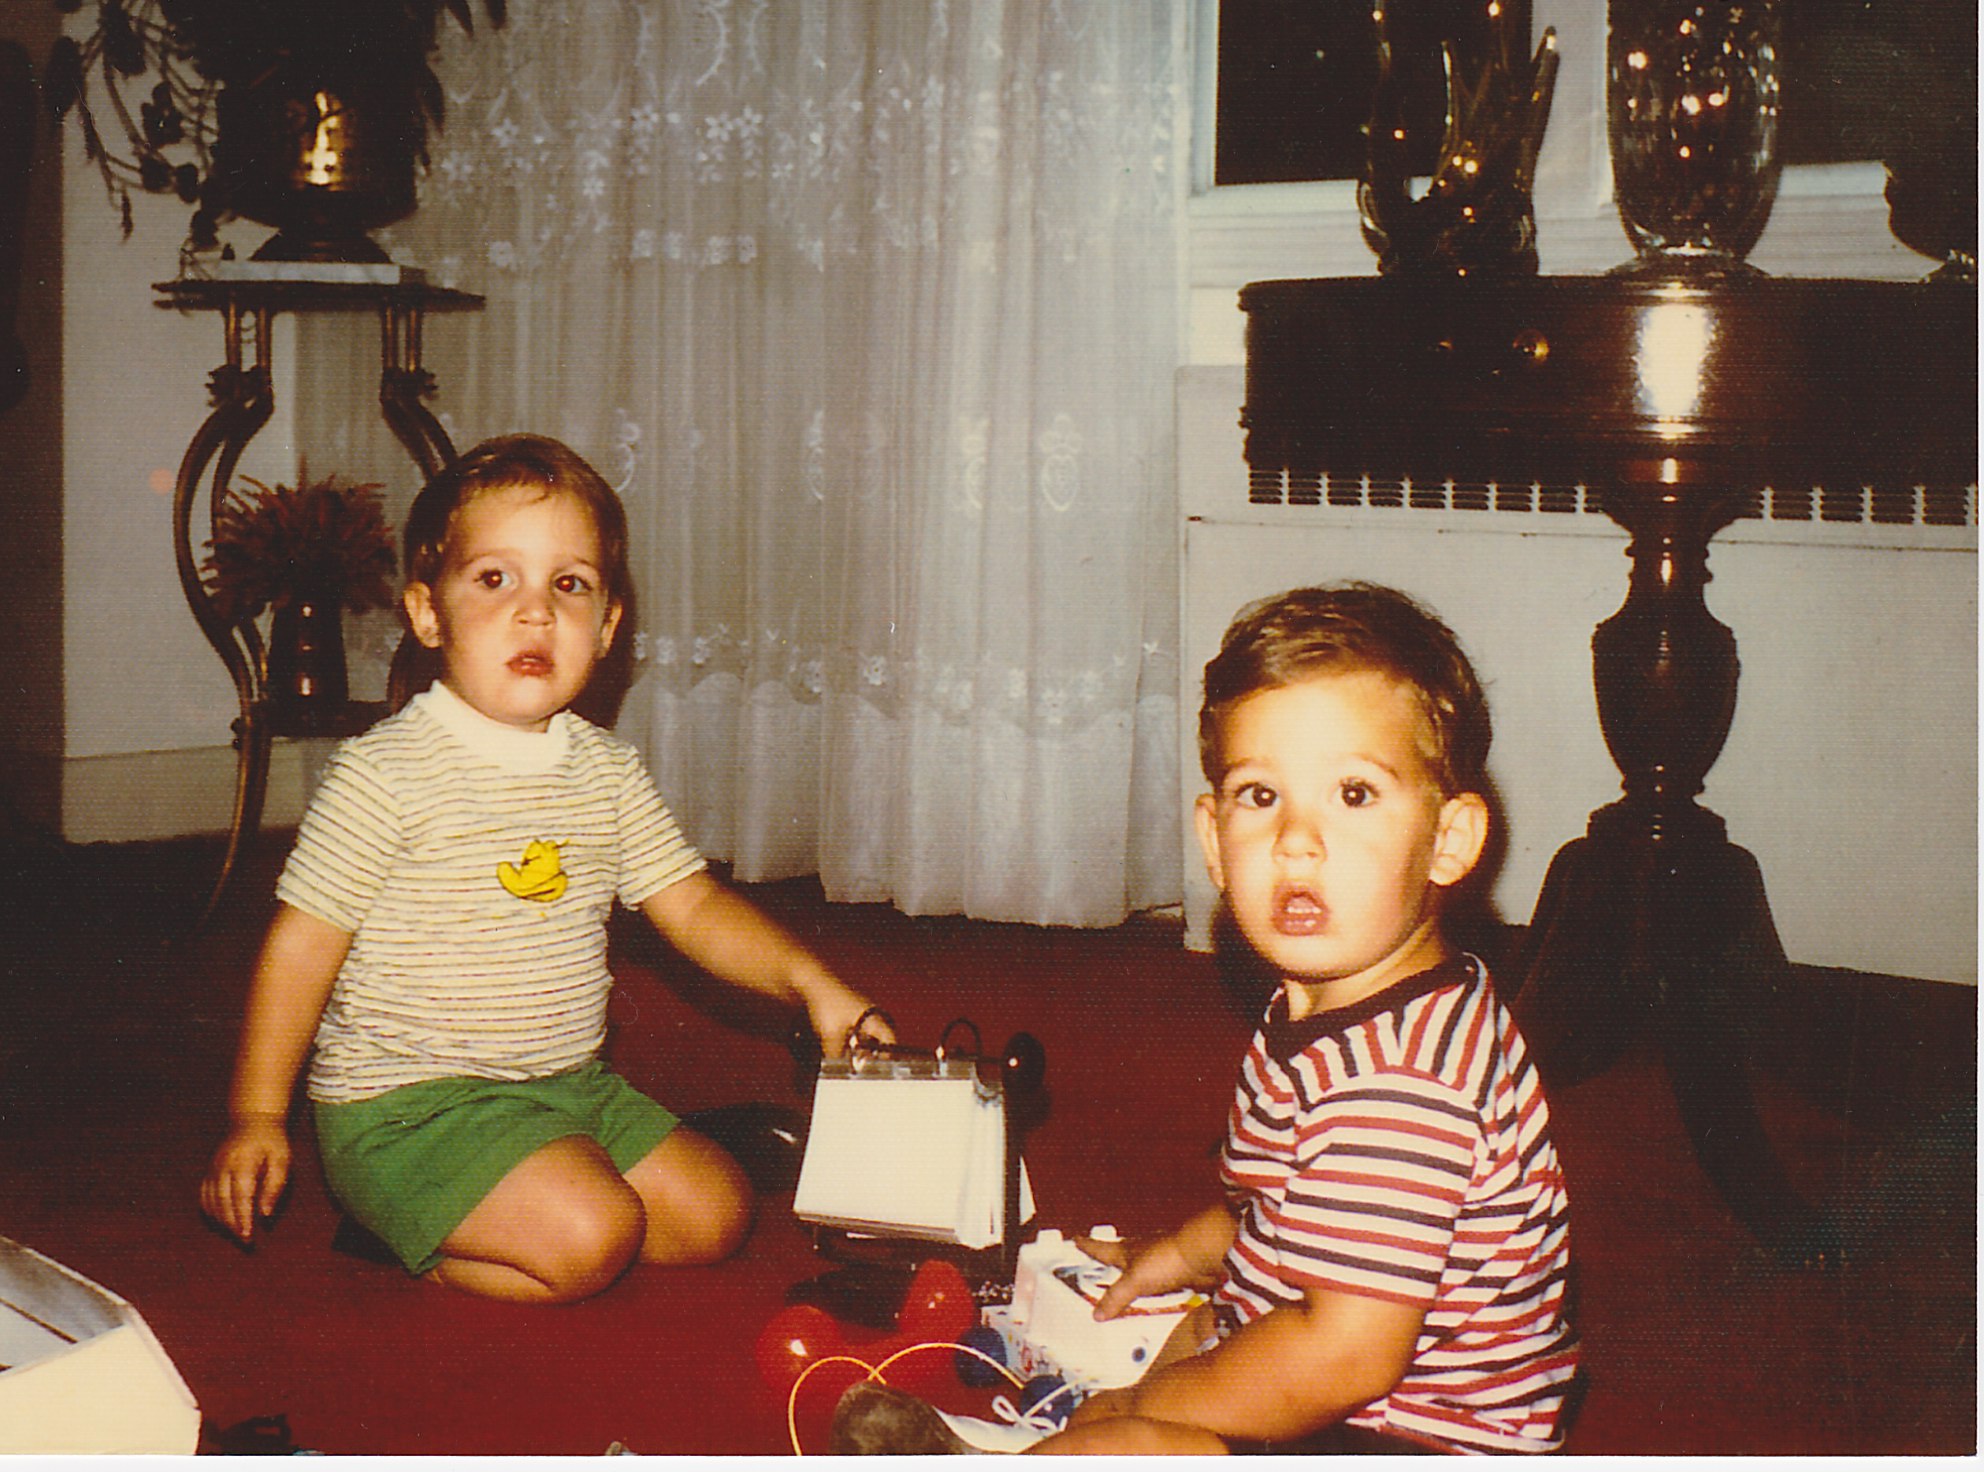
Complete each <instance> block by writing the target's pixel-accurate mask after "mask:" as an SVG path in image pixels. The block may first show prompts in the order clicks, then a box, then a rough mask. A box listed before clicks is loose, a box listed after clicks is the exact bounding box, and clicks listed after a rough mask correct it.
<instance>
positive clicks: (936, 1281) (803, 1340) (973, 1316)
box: [757, 1258, 978, 1391]
mask: <svg viewBox="0 0 1984 1472" xmlns="http://www.w3.org/2000/svg"><path fill="white" fill-rule="evenodd" d="M977 1322H978V1304H977V1301H976V1300H975V1299H973V1298H972V1296H971V1285H970V1284H968V1283H967V1282H965V1279H964V1274H963V1273H961V1272H959V1271H958V1269H957V1266H956V1265H955V1264H954V1263H949V1262H946V1261H944V1260H943V1259H941V1258H931V1259H930V1260H929V1261H927V1262H924V1263H922V1264H920V1265H919V1266H918V1267H917V1269H916V1273H915V1276H914V1277H912V1278H911V1279H910V1281H909V1292H908V1294H907V1296H905V1298H904V1299H903V1305H902V1308H901V1310H900V1311H899V1312H898V1313H897V1314H896V1328H895V1332H894V1333H893V1334H886V1335H883V1336H882V1337H880V1338H876V1339H864V1340H860V1341H858V1342H854V1343H850V1342H849V1341H848V1338H847V1334H846V1331H845V1329H844V1328H843V1327H842V1325H841V1323H840V1321H839V1320H838V1319H836V1318H834V1317H833V1315H831V1314H829V1313H828V1312H827V1311H826V1310H825V1309H821V1308H816V1307H814V1306H813V1305H812V1304H807V1303H800V1304H792V1305H790V1306H789V1307H786V1308H782V1309H780V1310H779V1311H778V1312H777V1313H775V1314H773V1315H772V1317H771V1320H770V1322H768V1323H767V1324H766V1325H765V1328H764V1332H763V1333H761V1334H759V1336H758V1343H757V1361H758V1373H759V1374H760V1375H762V1376H763V1377H764V1380H765V1383H766V1384H767V1385H769V1386H771V1387H772V1388H773V1389H774V1390H780V1391H790V1390H791V1388H792V1386H793V1384H794V1383H795V1382H796V1381H797V1380H798V1379H799V1377H800V1376H801V1375H803V1374H805V1373H806V1371H807V1369H808V1368H809V1367H811V1366H812V1365H815V1364H817V1363H818V1362H819V1361H821V1360H824V1359H831V1358H832V1357H834V1356H836V1355H847V1356H851V1357H852V1358H854V1359H857V1360H860V1361H861V1362H862V1363H863V1364H866V1365H867V1366H868V1367H869V1368H871V1369H873V1368H876V1367H879V1366H880V1365H881V1364H882V1363H883V1362H884V1361H885V1360H887V1359H888V1358H889V1357H890V1356H891V1355H893V1354H896V1353H897V1352H899V1351H901V1350H904V1349H907V1348H908V1347H909V1346H911V1345H912V1344H945V1345H948V1344H955V1343H957V1342H958V1340H959V1339H961V1338H962V1337H963V1336H964V1333H965V1331H966V1330H968V1329H969V1328H971V1326H972V1325H973V1324H975V1323H977ZM954 1361H955V1356H954V1355H949V1354H942V1353H939V1352H938V1351H936V1350H926V1351H921V1352H919V1353H916V1354H910V1355H904V1356H903V1358H901V1359H900V1360H898V1361H896V1363H895V1364H893V1365H891V1366H889V1367H888V1369H887V1370H885V1371H883V1373H884V1375H885V1376H886V1377H887V1379H888V1381H889V1383H890V1384H891V1385H896V1386H900V1387H902V1388H903V1389H906V1390H914V1389H916V1388H917V1387H918V1386H919V1385H924V1386H928V1385H930V1384H932V1383H933V1381H934V1382H939V1383H941V1381H942V1380H943V1379H945V1378H949V1377H952V1376H953V1375H954V1373H955V1372H954V1369H953V1365H954ZM836 1378H838V1377H836Z"/></svg>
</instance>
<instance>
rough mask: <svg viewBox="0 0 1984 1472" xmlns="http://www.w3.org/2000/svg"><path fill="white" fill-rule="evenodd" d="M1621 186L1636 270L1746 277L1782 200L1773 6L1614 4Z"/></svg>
mask: <svg viewBox="0 0 1984 1472" xmlns="http://www.w3.org/2000/svg"><path fill="white" fill-rule="evenodd" d="M1608 19H1609V22H1610V30H1611V36H1610V40H1609V42H1608V44H1607V71H1606V119H1607V131H1608V136H1609V138H1610V142H1611V150H1612V189H1613V197H1614V199H1615V201H1616V202H1617V204H1618V207H1619V219H1620V222H1621V223H1622V224H1623V225H1624V226H1625V228H1626V235H1627V237H1628V238H1629V239H1630V240H1631V241H1632V243H1633V249H1634V251H1635V252H1636V253H1637V255H1638V263H1637V264H1638V266H1639V267H1641V268H1647V267H1653V268H1659V269H1666V268H1674V269H1680V270H1685V271H1690V272H1699V271H1702V270H1742V269H1744V266H1743V258H1744V257H1745V256H1747V255H1748V254H1749V252H1750V248H1751V247H1752V246H1754V245H1755V244H1756V243H1757V237H1758V236H1759V235H1761V234H1762V233H1763V229H1764V224H1765V222H1766V221H1767V220H1769V218H1770V211H1771V205H1772V203H1773V202H1774V201H1775V199H1776V198H1777V179H1778V174H1779V171H1780V170H1781V168H1782V163H1781V161H1780V159H1779V157H1778V147H1777V125H1778V112H1779V106H1780V86H1779V57H1780V53H1781V45H1780V40H1779V22H1778V13H1777V3H1776V0H1720V3H1718V0H1610V5H1609V7H1608Z"/></svg>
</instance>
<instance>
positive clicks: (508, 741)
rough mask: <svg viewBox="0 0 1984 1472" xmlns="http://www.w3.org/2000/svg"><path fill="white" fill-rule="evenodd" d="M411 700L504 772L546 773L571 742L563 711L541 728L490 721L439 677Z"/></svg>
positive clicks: (556, 763)
mask: <svg viewBox="0 0 1984 1472" xmlns="http://www.w3.org/2000/svg"><path fill="white" fill-rule="evenodd" d="M412 703H413V705H415V706H416V707H418V708H419V709H420V710H421V711H423V712H425V713H426V714H427V715H428V716H429V717H430V718H431V719H432V720H433V721H434V722H435V723H436V724H437V725H439V726H440V727H441V728H442V729H443V730H445V731H446V732H448V733H449V734H450V735H451V736H453V737H454V738H455V739H456V740H458V741H460V742H461V743H462V745H464V746H466V747H467V748H468V749H469V750H470V751H472V752H474V753H475V754H476V755H477V756H480V757H483V758H485V759H486V760H488V761H492V762H494V763H495V764H496V765H497V766H499V767H502V768H503V769H504V770H505V771H509V772H516V773H520V774H529V773H537V772H548V771H550V770H551V769H552V768H553V767H555V766H557V765H558V763H559V762H561V761H563V760H564V759H565V751H566V748H567V747H568V746H570V744H571V717H570V715H569V714H568V713H567V712H565V711H559V712H558V714H557V715H555V716H553V717H552V718H551V725H550V726H549V727H548V728H547V729H545V730H543V731H523V730H519V729H518V728H517V727H515V726H506V725H504V724H503V723H502V722H501V721H498V720H492V719H491V718H490V717H488V716H486V715H484V714H483V713H482V712H481V711H479V710H477V709H476V708H475V707H474V706H472V705H470V704H469V703H468V702H467V701H466V700H463V699H462V698H461V696H459V695H457V694H455V692H454V691H452V690H450V689H449V688H448V687H447V686H446V685H444V684H442V683H441V681H439V680H436V681H435V682H434V683H433V684H432V685H429V686H428V687H427V688H426V689H425V690H423V691H421V692H420V694H418V695H416V696H414V698H413V701H412Z"/></svg>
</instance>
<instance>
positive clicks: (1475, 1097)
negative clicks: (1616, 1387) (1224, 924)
mask: <svg viewBox="0 0 1984 1472" xmlns="http://www.w3.org/2000/svg"><path fill="white" fill-rule="evenodd" d="M1221 1175H1222V1177H1223V1179H1224V1181H1225V1183H1226V1186H1227V1189H1228V1191H1229V1192H1230V1193H1231V1194H1232V1197H1233V1199H1234V1201H1235V1204H1236V1206H1237V1208H1238V1212H1239V1229H1238V1232H1237V1233H1236V1235H1235V1238H1234V1243H1233V1247H1232V1249H1231V1250H1230V1251H1229V1252H1228V1254H1227V1258H1226V1264H1225V1280H1224V1282H1223V1283H1222V1285H1221V1287H1220V1288H1219V1290H1218V1292H1217V1294H1216V1295H1215V1303H1216V1304H1218V1305H1220V1306H1221V1307H1222V1308H1223V1309H1224V1310H1225V1311H1226V1312H1227V1313H1228V1314H1230V1315H1231V1317H1233V1318H1237V1320H1238V1321H1239V1322H1240V1323H1243V1324H1244V1323H1247V1322H1249V1321H1250V1320H1252V1319H1255V1318H1258V1317H1260V1316H1261V1315H1262V1314H1265V1313H1267V1312H1269V1311H1271V1310H1272V1309H1274V1308H1276V1307H1279V1306H1281V1305H1284V1304H1293V1303H1299V1302H1300V1301H1301V1299H1302V1294H1303V1292H1304V1290H1305V1289H1309V1288H1323V1289H1329V1290H1333V1291H1337V1292H1342V1293H1354V1294H1361V1295H1366V1296H1370V1297H1376V1298H1382V1299H1387V1300H1390V1301H1392V1302H1395V1303H1403V1304H1409V1305H1412V1306H1415V1307H1421V1306H1423V1307H1424V1309H1425V1320H1424V1323H1423V1325H1422V1327H1421V1329H1420V1334H1419V1341H1418V1344H1417V1346H1416V1347H1415V1349H1414V1351H1413V1356H1412V1363H1411V1365H1410V1367H1409V1368H1408V1369H1407V1370H1406V1372H1405V1374H1404V1376H1403V1377H1402V1378H1401V1379H1400V1380H1399V1382H1398V1384H1397V1385H1396V1386H1395V1387H1393V1389H1392V1390H1391V1392H1390V1393H1389V1394H1387V1395H1385V1396H1384V1397H1383V1398H1381V1399H1379V1400H1376V1401H1373V1402H1372V1403H1371V1404H1369V1405H1367V1406H1364V1407H1362V1408H1360V1409H1359V1410H1358V1411H1356V1412H1354V1413H1352V1414H1351V1415H1350V1416H1349V1417H1347V1418H1346V1419H1347V1420H1348V1421H1349V1422H1350V1423H1351V1424H1353V1425H1358V1426H1368V1427H1371V1428H1373V1429H1375V1430H1380V1431H1386V1432H1390V1433H1393V1434H1397V1435H1404V1436H1409V1437H1416V1438H1420V1439H1426V1440H1431V1441H1435V1442H1438V1443H1440V1444H1442V1445H1445V1446H1448V1447H1453V1448H1460V1449H1466V1450H1478V1451H1500V1452H1521V1451H1548V1450H1551V1449H1552V1448H1554V1447H1556V1446H1558V1445H1559V1444H1561V1442H1562V1440H1563V1432H1562V1428H1561V1427H1560V1425H1559V1417H1560V1414H1561V1412H1562V1409H1563V1402H1564V1395H1565V1392H1566V1390H1567V1389H1568V1388H1569V1385H1570V1381H1571V1378H1572V1376H1573V1375H1574V1374H1575V1372H1576V1370H1577V1360H1578V1349H1577V1340H1576V1336H1575V1334H1574V1333H1573V1332H1572V1329H1571V1327H1570V1325H1569V1324H1568V1322H1567V1321H1566V1319H1565V1316H1564V1309H1565V1294H1566V1289H1567V1287H1568V1276H1569V1272H1570V1221H1569V1203H1568V1201H1567V1198H1566V1195H1565V1190H1564V1177H1563V1172H1562V1170H1561V1169H1560V1168H1559V1166H1558V1163H1557V1152H1556V1148H1555V1147H1554V1146H1553V1145H1552V1144H1551V1141H1550V1113H1549V1109H1548V1107H1547V1106H1546V1105H1545V1103H1544V1099H1543V1091H1542V1088H1541V1086H1540V1085H1539V1083H1538V1081H1537V1076H1536V1068H1535V1065H1534V1064H1533V1063H1532V1062H1531V1061H1530V1059H1529V1056H1528V1053H1527V1049H1526V1048H1525V1046H1524V1044H1523V1040H1522V1036H1521V1034H1520V1033H1518V1032H1517V1031H1516V1027H1515V1023H1514V1020H1513V1019H1512V1018H1511V1017H1510V1016H1509V1012H1508V1009H1507V1008H1506V1007H1504V1006H1503V1005H1502V1003H1501V1001H1500V1000H1499V999H1498V998H1497V997H1496V995H1495V991H1494V988H1493V986H1491V985H1490V983H1489V980H1488V973H1487V968H1486V967H1484V966H1483V965H1482V964H1481V963H1480V962H1479V961H1478V960H1476V959H1475V958H1473V957H1471V956H1467V957H1460V958H1456V959H1455V960H1453V961H1450V962H1448V963H1446V964H1444V965H1441V966H1438V967H1436V968H1434V969H1433V970H1431V971H1428V972H1424V973H1422V974H1420V975H1418V976H1414V977H1409V978H1407V979H1406V980H1404V981H1401V982H1399V983H1397V984H1396V985H1394V986H1391V987H1388V988H1386V989H1385V990H1384V991H1382V992H1379V993H1377V994H1376V995H1374V996H1371V997H1367V998H1365V999H1364V1000H1363V1001H1361V1002H1357V1003H1353V1004H1352V1005H1351V1006H1349V1007H1345V1008H1341V1009H1338V1010H1335V1011H1330V1012H1324V1013H1318V1014H1315V1015H1313V1016H1309V1017H1305V1018H1303V1019H1301V1020H1300V1021H1298V1022H1291V1021H1289V1019H1288V1004H1287V998H1286V994H1285V993H1278V994H1277V995H1276V997H1275V999H1274V1001H1273V1003H1271V1004H1270V1006H1269V1009H1268V1014H1267V1017H1266V1019H1265V1020H1264V1021H1263V1023H1262V1025H1261V1030H1260V1032H1258V1033H1257V1034H1256V1035H1255V1037H1254V1040H1253V1043H1252V1044H1251V1046H1250V1047H1249V1048H1248V1051H1247V1057H1246V1061H1245V1062H1244V1063H1243V1065H1242V1068H1241V1075H1240V1082H1239V1086H1238V1088H1237V1090H1236V1092H1235V1097H1234V1104H1233V1111H1232V1115H1231V1117H1230V1119H1229V1122H1228V1128H1227V1140H1226V1148H1225V1152H1224V1155H1223V1156H1222V1159H1221Z"/></svg>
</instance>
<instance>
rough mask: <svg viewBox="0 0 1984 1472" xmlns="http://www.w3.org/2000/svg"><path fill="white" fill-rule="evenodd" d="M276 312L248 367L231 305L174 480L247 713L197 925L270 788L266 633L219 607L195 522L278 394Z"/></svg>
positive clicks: (213, 501) (191, 598)
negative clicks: (206, 484) (222, 843)
mask: <svg viewBox="0 0 1984 1472" xmlns="http://www.w3.org/2000/svg"><path fill="white" fill-rule="evenodd" d="M269 319H270V314H269V313H268V312H266V311H262V312H258V313H256V314H255V360H254V363H253V365H252V366H250V367H243V366H242V360H241V314H240V312H239V311H238V310H237V309H236V308H235V307H233V306H232V305H230V306H229V307H228V308H227V310H226V313H225V333H226V351H227V358H226V361H225V362H224V363H223V364H222V365H221V366H220V367H218V368H216V369H215V370H214V371H213V373H212V375H211V376H210V377H209V378H208V381H207V391H208V398H209V400H210V402H211V403H212V405H213V408H212V410H211V412H209V414H208V415H207V417H206V419H205V420H204V421H203V422H202V423H201V425H200V427H199V429H198V430H196V431H195V432H194V435H193V439H192V442H191V443H190V444H188V445H187V447H186V454H185V456H184V457H183V458H182V459H181V460H180V462H179V475H178V479H177V481H176V482H175V483H174V486H173V496H172V541H173V554H174V559H175V561H176V563H177V565H178V569H179V587H180V591H181V592H182V593H184V594H185V596H186V606H187V607H188V608H190V609H191V610H192V612H193V618H194V620H195V621H196V622H197V623H198V624H199V626H200V632H201V633H202V634H204V635H205V636H206V639H207V642H208V643H209V644H211V645H212V646H213V648H214V652H215V653H216V654H218V655H219V656H220V659H221V663H222V664H223V665H225V666H226V667H227V673H228V678H229V679H231V680H232V681H233V682H234V691H235V696H236V698H237V700H238V701H239V703H240V714H239V715H238V716H237V717H236V718H235V722H234V746H235V751H236V760H235V777H234V812H233V816H232V818H231V820H230V822H229V826H228V834H227V850H226V853H225V854H224V855H223V857H222V859H221V866H220V873H219V875H218V876H217V877H216V878H215V880H214V885H213V888H212V889H211V890H210V891H209V892H208V894H207V899H206V903H205V904H204V905H202V906H201V909H200V914H199V918H198V919H197V920H196V921H195V922H194V929H195V930H198V929H200V928H202V927H204V926H205V925H206V923H207V921H208V920H209V919H210V918H211V917H212V915H213V912H214V908H215V906H217V905H218V904H219V903H220V897H221V894H222V892H223V891H225V890H226V888H227V884H228V880H229V879H230V878H232V877H233V874H234V865H235V862H236V860H237V859H238V858H239V857H240V853H241V843H242V839H243V837H244V835H246V834H249V833H252V832H254V831H255V829H256V828H257V827H259V826H260V823H261V819H262V801H263V797H264V795H265V793H266V791H267V788H268V773H269V747H270V734H269V731H268V724H267V721H266V719H265V718H264V715H263V711H262V674H263V671H262V648H261V636H260V634H259V633H258V631H257V630H256V628H255V626H254V625H253V624H231V623H229V622H228V621H227V620H226V619H224V618H222V617H221V616H220V614H219V612H217V611H216V609H215V607H214V602H213V598H212V595H211V594H209V593H208V592H207V589H206V585H205V584H204V583H203V582H202V581H201V579H200V572H199V568H198V566H197V564H196V563H195V561H194V558H193V547H194V541H193V525H192V522H193V507H194V504H195V502H196V501H197V500H198V499H199V494H200V485H201V481H202V480H203V479H205V478H206V476H207V471H208V467H209V466H211V467H212V472H213V473H212V479H211V482H210V485H211V489H210V492H209V495H208V499H207V513H208V515H207V530H208V534H209V535H211V533H212V527H213V512H214V510H215V509H216V508H217V507H218V506H219V505H220V503H221V501H222V500H223V499H224V498H225V497H226V495H227V488H228V485H229V484H230V482H231V481H232V480H233V477H234V468H235V466H236V465H237V464H238V463H239V462H240V459H241V452H242V451H243V450H244V449H246V448H247V445H248V442H249V441H250V440H251V439H253V438H254V437H255V435H256V434H257V433H258V432H259V431H260V430H261V428H262V426H263V425H264V424H266V423H267V422H268V420H269V415H270V414H271V412H273V410H274V407H275V396H274V391H273V389H272V388H271V386H270V375H269ZM202 540H204V538H203V539H202Z"/></svg>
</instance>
